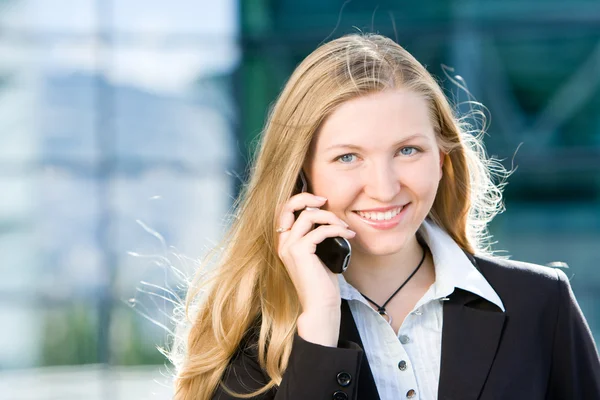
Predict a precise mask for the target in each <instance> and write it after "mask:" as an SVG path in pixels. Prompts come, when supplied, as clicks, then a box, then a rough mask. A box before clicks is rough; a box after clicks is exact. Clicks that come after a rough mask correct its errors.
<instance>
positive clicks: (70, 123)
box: [0, 0, 600, 400]
mask: <svg viewBox="0 0 600 400" xmlns="http://www.w3.org/2000/svg"><path fill="white" fill-rule="evenodd" d="M359 30H360V31H363V32H379V33H382V34H385V35H387V36H390V37H392V38H395V39H396V40H397V41H398V43H400V44H401V45H403V46H404V47H406V48H407V49H408V50H409V51H410V52H411V53H412V54H414V55H415V56H416V58H417V59H418V60H420V61H421V62H422V63H423V64H425V65H426V66H427V68H428V69H429V70H430V71H431V72H433V73H434V74H435V75H437V76H438V77H439V78H440V80H441V81H443V84H444V86H445V89H446V90H447V93H448V95H449V96H450V97H452V98H453V99H455V100H456V101H465V100H467V97H466V95H465V92H464V91H461V90H459V89H458V88H457V86H456V85H454V84H453V83H452V82H450V79H449V78H448V77H446V76H445V75H444V72H443V70H442V66H443V65H446V66H449V67H451V68H454V72H452V73H451V74H452V75H460V76H461V77H463V78H464V80H465V81H466V83H467V85H468V87H469V90H470V92H471V93H472V94H473V96H474V97H475V98H476V99H477V100H479V101H481V102H482V103H483V104H485V105H486V106H487V107H488V109H489V113H490V115H491V124H490V128H489V130H488V133H489V134H488V135H487V136H486V144H487V149H488V152H489V153H490V154H493V155H495V156H496V157H498V158H500V159H503V160H504V161H503V163H504V164H505V165H506V166H507V167H508V168H511V167H513V166H517V169H516V172H515V173H514V174H513V175H512V177H511V178H510V179H509V185H508V186H507V188H506V191H505V194H506V207H507V211H506V212H505V213H504V214H501V215H500V216H499V217H497V219H496V220H495V221H494V223H493V226H492V233H493V234H494V236H495V239H496V240H497V241H498V244H497V245H496V249H498V250H505V252H501V253H499V254H510V255H511V256H512V258H514V259H520V260H525V261H530V262H535V263H540V264H547V263H550V262H553V261H563V262H566V263H567V264H568V265H569V269H568V270H566V271H565V272H566V273H567V275H568V276H569V277H571V282H572V286H573V289H574V291H575V293H576V296H577V298H578V300H579V302H580V305H581V307H582V309H583V311H584V313H585V315H586V316H587V318H588V321H589V323H590V325H591V328H592V330H593V332H594V335H595V338H596V341H597V342H598V343H600V269H599V268H598V266H599V265H600V112H599V110H600V3H598V2H597V1H587V0H576V1H571V2H564V1H558V0H518V1H517V0H508V1H503V2H497V1H493V0H487V1H475V0H470V1H469V0H461V1H456V0H455V1H451V0H428V1H423V2H418V3H415V2H408V1H406V2H404V1H398V0H394V1H392V0H385V1H383V0H382V1H376V2H373V1H367V0H354V1H345V2H344V1H341V0H335V1H334V0H305V1H301V2H300V1H297V0H271V1H266V0H247V1H242V2H239V1H234V0H221V1H219V2H216V1H212V2H211V1H207V0H172V1H170V2H166V1H159V0H145V1H142V0H128V1H116V0H0V327H1V328H0V393H2V395H1V397H2V398H3V399H4V398H6V399H84V398H85V399H102V400H108V399H111V400H112V399H154V398H161V399H164V398H169V397H170V393H171V389H170V383H171V380H170V373H171V371H170V370H169V367H168V365H167V364H166V362H165V360H164V357H163V356H162V355H161V354H160V352H159V351H158V350H157V349H156V346H161V345H165V343H166V342H167V340H168V337H169V334H168V329H167V328H170V327H171V326H170V324H169V320H168V315H169V313H170V312H171V304H172V303H171V302H172V301H173V300H176V299H177V297H178V296H182V295H183V292H182V290H181V289H180V288H179V287H178V283H180V281H181V280H180V276H179V274H178V272H177V271H183V272H184V273H190V271H192V270H193V269H194V266H195V265H196V260H197V259H198V258H200V257H201V256H202V255H203V254H205V252H206V250H207V249H208V248H209V247H210V246H212V245H213V244H214V243H215V242H216V241H217V240H218V239H219V237H220V235H221V232H222V230H223V228H224V224H225V218H226V215H227V212H228V211H229V209H230V206H231V203H232V199H233V197H234V196H235V194H236V192H237V188H238V186H239V183H240V180H241V179H242V177H243V171H244V169H245V167H246V161H247V159H248V154H249V152H250V151H251V150H252V146H253V140H254V139H255V137H256V136H257V134H258V133H259V132H260V130H261V129H262V125H263V123H264V118H265V116H266V114H267V110H268V107H269V105H270V104H271V103H272V102H273V101H274V99H275V97H276V95H277V94H278V92H279V90H280V89H281V88H282V86H283V84H284V82H285V80H286V79H287V77H288V76H289V75H290V73H291V71H292V70H293V68H294V67H295V66H296V65H297V63H298V62H300V60H302V58H303V57H305V56H306V55H307V54H308V53H309V52H310V51H312V50H313V49H314V48H315V47H316V46H318V44H319V43H321V42H323V41H325V40H326V39H331V38H334V37H338V36H341V35H343V34H345V33H350V32H357V31H359ZM517 149H518V151H517ZM150 320H153V321H150ZM160 325H164V328H163V327H161V326H160Z"/></svg>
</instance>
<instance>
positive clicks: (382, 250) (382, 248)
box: [358, 238, 404, 256]
mask: <svg viewBox="0 0 600 400" xmlns="http://www.w3.org/2000/svg"><path fill="white" fill-rule="evenodd" d="M403 246H404V241H403V240H401V238H398V240H396V241H385V242H382V241H380V242H370V243H364V242H362V243H360V244H358V247H360V251H361V252H363V253H366V254H369V255H373V256H389V255H392V254H396V253H398V252H399V251H400V250H402V248H403Z"/></svg>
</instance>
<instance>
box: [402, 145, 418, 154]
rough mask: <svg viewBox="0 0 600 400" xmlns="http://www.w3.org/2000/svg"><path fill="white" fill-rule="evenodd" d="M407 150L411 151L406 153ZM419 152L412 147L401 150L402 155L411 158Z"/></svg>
mask: <svg viewBox="0 0 600 400" xmlns="http://www.w3.org/2000/svg"><path fill="white" fill-rule="evenodd" d="M405 150H410V151H408V152H407V151H405ZM417 151H418V150H417V148H416V147H410V146H408V147H403V148H401V149H400V153H401V154H402V155H403V156H411V155H413V154H414V153H415V152H417Z"/></svg>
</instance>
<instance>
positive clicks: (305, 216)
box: [288, 209, 348, 239]
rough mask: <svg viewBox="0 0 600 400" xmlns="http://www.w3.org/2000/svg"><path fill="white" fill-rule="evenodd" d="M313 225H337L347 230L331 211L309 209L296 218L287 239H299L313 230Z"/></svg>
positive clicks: (344, 224)
mask: <svg viewBox="0 0 600 400" xmlns="http://www.w3.org/2000/svg"><path fill="white" fill-rule="evenodd" d="M315 224H320V225H337V226H341V227H343V228H347V227H348V224H346V223H345V222H344V221H342V220H341V219H340V218H339V217H338V216H337V215H335V214H334V213H332V212H331V211H326V210H320V209H311V210H304V211H302V212H301V213H300V215H299V216H298V219H297V220H296V222H294V225H292V229H291V230H290V231H289V237H288V238H289V239H300V238H302V237H303V236H304V235H306V234H307V233H308V232H310V231H311V230H313V228H314V225H315Z"/></svg>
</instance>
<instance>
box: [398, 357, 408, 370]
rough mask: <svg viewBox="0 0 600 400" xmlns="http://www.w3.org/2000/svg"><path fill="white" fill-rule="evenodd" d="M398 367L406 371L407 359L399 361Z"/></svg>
mask: <svg viewBox="0 0 600 400" xmlns="http://www.w3.org/2000/svg"><path fill="white" fill-rule="evenodd" d="M398 369H400V371H406V361H404V360H402V361H400V362H399V363H398Z"/></svg>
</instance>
